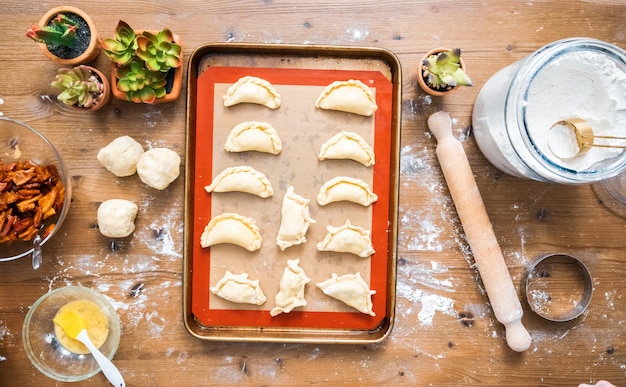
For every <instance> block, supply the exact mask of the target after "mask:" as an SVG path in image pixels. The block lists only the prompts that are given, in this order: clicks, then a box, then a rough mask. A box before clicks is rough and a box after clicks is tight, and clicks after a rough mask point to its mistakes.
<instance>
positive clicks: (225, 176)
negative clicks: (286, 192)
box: [204, 165, 274, 198]
mask: <svg viewBox="0 0 626 387" xmlns="http://www.w3.org/2000/svg"><path fill="white" fill-rule="evenodd" d="M204 189H205V190H206V191H207V192H233V191H238V192H246V193H249V194H253V195H256V196H260V197H262V198H268V197H270V196H272V195H274V189H272V184H271V183H270V181H269V180H268V179H267V177H266V176H265V174H263V173H261V172H259V171H257V170H256V169H254V168H252V167H249V166H247V165H240V166H235V167H229V168H226V169H224V170H223V171H222V172H220V173H219V174H218V175H217V176H215V178H214V179H213V182H211V184H210V185H207V186H206V187H204Z"/></svg>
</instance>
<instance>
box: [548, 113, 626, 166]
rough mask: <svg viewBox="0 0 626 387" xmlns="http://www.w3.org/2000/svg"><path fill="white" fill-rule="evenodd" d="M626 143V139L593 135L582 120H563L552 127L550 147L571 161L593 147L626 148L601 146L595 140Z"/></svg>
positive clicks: (549, 139) (588, 126)
mask: <svg viewBox="0 0 626 387" xmlns="http://www.w3.org/2000/svg"><path fill="white" fill-rule="evenodd" d="M596 138H599V139H605V140H618V141H626V137H615V136H597V135H594V134H593V129H592V128H591V125H589V123H588V122H587V121H585V120H583V119H582V118H570V119H567V120H561V121H559V122H557V123H555V124H554V125H552V126H551V127H550V130H549V132H548V146H549V147H550V150H551V151H552V153H554V155H555V156H556V157H558V158H560V159H571V158H574V157H577V156H580V155H583V154H584V153H585V152H587V151H588V150H589V149H590V148H591V147H598V148H626V143H624V144H621V145H620V144H615V143H611V144H604V143H603V144H599V143H596V142H595V139H596Z"/></svg>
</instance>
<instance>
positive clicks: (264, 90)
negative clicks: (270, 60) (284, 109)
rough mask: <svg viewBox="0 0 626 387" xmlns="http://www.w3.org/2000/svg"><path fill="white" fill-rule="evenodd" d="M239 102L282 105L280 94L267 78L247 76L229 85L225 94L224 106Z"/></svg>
mask: <svg viewBox="0 0 626 387" xmlns="http://www.w3.org/2000/svg"><path fill="white" fill-rule="evenodd" d="M239 103H255V104H258V105H263V106H267V107H268V108H270V109H277V108H278V107H279V106H280V95H279V94H278V92H277V91H276V89H275V88H274V86H272V84H271V83H269V82H268V81H266V80H265V79H262V78H257V77H252V76H245V77H243V78H241V79H239V80H238V81H237V82H235V83H234V84H233V85H232V86H231V87H229V88H228V90H227V91H226V95H224V106H233V105H237V104H239Z"/></svg>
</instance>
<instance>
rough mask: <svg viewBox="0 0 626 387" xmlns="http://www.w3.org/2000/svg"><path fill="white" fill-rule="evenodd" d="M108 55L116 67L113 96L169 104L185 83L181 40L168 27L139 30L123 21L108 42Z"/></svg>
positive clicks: (105, 48) (106, 45) (103, 42)
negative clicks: (154, 30) (152, 30)
mask: <svg viewBox="0 0 626 387" xmlns="http://www.w3.org/2000/svg"><path fill="white" fill-rule="evenodd" d="M102 48H103V49H104V53H105V55H107V56H108V57H109V58H110V59H111V61H112V62H113V63H114V64H115V66H114V68H113V82H114V84H115V87H114V88H113V95H114V96H115V97H116V98H119V99H126V100H128V101H133V102H137V103H139V102H143V103H156V102H169V101H173V100H175V99H176V98H178V95H179V94H180V88H181V84H182V64H183V61H182V56H183V54H182V47H181V44H180V38H179V37H178V36H177V35H175V34H174V33H172V31H170V30H169V29H168V28H164V29H162V30H160V31H158V32H151V31H135V30H134V29H133V28H132V27H130V25H128V23H126V22H124V21H122V20H120V21H119V22H118V25H117V27H116V28H115V35H114V37H113V38H110V39H104V40H103V41H102Z"/></svg>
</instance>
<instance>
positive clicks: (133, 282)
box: [46, 195, 188, 362]
mask: <svg viewBox="0 0 626 387" xmlns="http://www.w3.org/2000/svg"><path fill="white" fill-rule="evenodd" d="M153 200H154V197H153V196H150V195H145V196H144V197H142V198H141V200H140V202H139V203H138V204H139V206H140V211H141V216H142V217H143V218H145V219H142V220H143V222H144V223H145V224H147V225H146V226H144V227H138V228H137V229H136V230H135V232H134V234H133V236H132V237H129V238H127V239H124V240H122V241H120V242H119V243H120V244H121V246H120V247H121V248H120V249H119V252H111V251H109V249H108V248H107V247H102V249H101V251H100V252H99V253H97V254H85V255H82V256H79V257H76V258H72V259H69V258H65V257H63V256H61V257H58V258H57V261H56V262H55V265H56V267H57V271H56V273H55V275H53V276H52V277H47V278H46V280H47V281H48V290H49V291H51V290H53V289H55V288H58V287H61V286H69V285H78V286H87V287H90V288H93V289H94V290H97V291H98V292H100V293H102V294H103V295H104V296H105V297H107V299H108V300H109V301H110V302H111V304H112V305H113V307H114V308H115V310H117V312H118V314H119V316H120V320H121V322H122V329H123V330H135V329H137V330H141V331H142V332H145V334H147V335H149V336H150V337H152V338H159V337H161V335H162V334H163V333H164V332H165V331H166V330H167V329H173V328H174V327H173V324H172V327H171V328H169V327H168V325H170V324H169V322H167V321H165V318H164V317H163V315H162V312H163V309H164V308H168V307H169V303H170V299H172V295H171V292H170V290H172V289H176V292H177V294H178V292H179V291H180V288H182V276H181V274H180V272H179V270H178V269H176V268H177V267H178V266H177V265H178V264H177V262H179V261H181V260H182V257H183V254H182V249H183V246H182V238H180V237H178V236H179V235H183V224H182V220H181V219H182V217H181V216H180V211H181V208H182V204H181V203H180V200H176V201H173V202H172V207H171V208H172V209H171V210H169V211H166V212H163V213H158V214H154V212H153V211H151V208H150V204H151V202H152V201H153ZM146 219H147V220H146ZM125 244H128V245H134V244H142V245H143V246H145V247H147V248H148V251H149V252H150V253H149V254H148V255H145V254H134V255H128V254H124V253H123V251H124V245H125ZM143 250H145V248H144V249H143ZM110 262H115V265H113V264H110ZM172 262H174V265H176V266H175V269H174V270H176V271H175V272H173V273H172V270H173V269H171V268H170V267H171V266H172ZM163 273H165V274H166V275H169V276H170V277H171V276H174V277H177V278H175V279H173V280H172V278H165V279H164V278H163V277H162V274H163ZM120 275H121V276H123V280H121V281H118V280H116V279H118V278H120ZM187 357H188V356H186V355H184V354H181V355H180V356H179V359H178V361H180V362H183V361H184V360H185V359H186V358H187Z"/></svg>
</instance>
